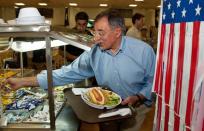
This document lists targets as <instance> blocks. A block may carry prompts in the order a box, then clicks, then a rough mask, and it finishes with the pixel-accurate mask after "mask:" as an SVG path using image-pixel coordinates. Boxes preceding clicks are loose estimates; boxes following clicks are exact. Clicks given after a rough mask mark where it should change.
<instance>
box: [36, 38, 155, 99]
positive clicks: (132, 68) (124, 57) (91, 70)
mask: <svg viewBox="0 0 204 131" xmlns="http://www.w3.org/2000/svg"><path fill="white" fill-rule="evenodd" d="M154 70H155V53H154V50H153V49H152V48H151V47H150V46H149V45H148V44H146V43H144V42H142V41H140V40H137V39H134V38H131V37H127V36H123V37H122V42H121V46H120V49H119V50H118V52H117V53H116V54H112V52H111V51H110V50H102V49H101V48H100V47H99V45H98V44H96V45H95V46H94V47H92V49H91V50H90V51H85V52H84V53H83V54H82V55H80V57H78V58H77V59H76V60H75V61H74V62H73V63H71V64H70V65H68V66H63V67H62V68H61V69H57V70H54V71H53V85H54V86H58V85H65V84H68V83H74V82H78V81H81V80H83V79H85V78H88V77H92V76H95V77H96V80H97V83H98V85H101V86H106V87H109V88H111V90H113V91H114V92H116V93H117V94H119V95H120V96H121V97H122V98H123V99H124V98H126V97H128V96H130V95H135V94H137V93H140V94H142V95H144V96H145V97H146V99H148V100H150V101H149V102H150V103H151V90H152V83H153V77H154ZM37 79H38V82H39V84H40V86H41V87H43V88H47V73H46V71H45V72H42V73H40V74H38V75H37ZM149 102H147V103H149Z"/></svg>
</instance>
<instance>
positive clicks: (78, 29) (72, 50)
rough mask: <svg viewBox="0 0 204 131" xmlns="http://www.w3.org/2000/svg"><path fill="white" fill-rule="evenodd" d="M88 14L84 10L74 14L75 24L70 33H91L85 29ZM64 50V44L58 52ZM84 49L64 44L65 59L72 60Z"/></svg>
mask: <svg viewBox="0 0 204 131" xmlns="http://www.w3.org/2000/svg"><path fill="white" fill-rule="evenodd" d="M88 20H89V16H88V15H87V13H86V12H78V13H77V14H76V16H75V22H76V26H75V27H74V28H73V30H72V33H79V34H87V35H91V33H90V32H89V31H88V30H87V24H88ZM63 51H64V46H62V47H60V54H64V53H62V52H63ZM83 52H84V50H82V49H80V48H77V47H75V46H72V45H66V55H67V56H66V59H67V61H69V62H72V61H74V60H75V59H76V58H77V57H78V56H80V55H81V54H82V53H83Z"/></svg>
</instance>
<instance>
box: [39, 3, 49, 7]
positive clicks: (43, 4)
mask: <svg viewBox="0 0 204 131" xmlns="http://www.w3.org/2000/svg"><path fill="white" fill-rule="evenodd" d="M38 5H40V6H47V3H38Z"/></svg>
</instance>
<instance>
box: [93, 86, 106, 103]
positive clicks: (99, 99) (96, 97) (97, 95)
mask: <svg viewBox="0 0 204 131" xmlns="http://www.w3.org/2000/svg"><path fill="white" fill-rule="evenodd" d="M89 96H90V98H91V100H92V102H93V103H95V104H99V105H104V104H105V97H104V95H103V92H102V91H101V89H100V88H97V87H93V88H91V89H90V90H89Z"/></svg>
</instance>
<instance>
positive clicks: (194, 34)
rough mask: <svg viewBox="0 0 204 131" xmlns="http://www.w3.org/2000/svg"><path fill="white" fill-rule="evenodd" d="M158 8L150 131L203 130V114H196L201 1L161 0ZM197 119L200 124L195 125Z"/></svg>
mask: <svg viewBox="0 0 204 131" xmlns="http://www.w3.org/2000/svg"><path fill="white" fill-rule="evenodd" d="M162 5H163V6H162V7H163V8H162V10H161V11H162V13H161V16H160V17H161V24H160V30H159V42H158V48H157V62H156V72H155V78H154V87H153V91H154V92H156V94H157V96H158V97H157V101H156V111H155V119H154V130H156V131H162V130H163V131H190V130H195V131H199V130H200V131H204V113H202V112H204V111H201V112H200V111H199V110H200V109H204V100H203V99H204V97H201V96H202V95H200V94H201V92H203V90H204V86H203V83H204V23H203V20H204V0H163V1H162ZM202 67H203V68H202ZM200 72H202V73H200ZM198 118H199V120H200V121H201V122H200V123H201V125H198V124H195V123H196V122H195V121H197V120H198ZM198 127H200V128H198ZM198 129H199V130H198Z"/></svg>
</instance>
